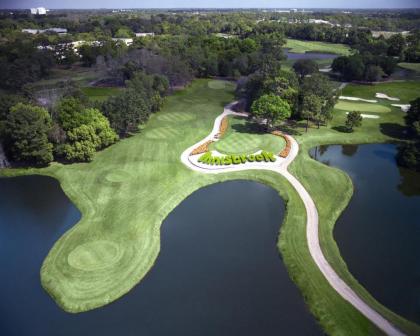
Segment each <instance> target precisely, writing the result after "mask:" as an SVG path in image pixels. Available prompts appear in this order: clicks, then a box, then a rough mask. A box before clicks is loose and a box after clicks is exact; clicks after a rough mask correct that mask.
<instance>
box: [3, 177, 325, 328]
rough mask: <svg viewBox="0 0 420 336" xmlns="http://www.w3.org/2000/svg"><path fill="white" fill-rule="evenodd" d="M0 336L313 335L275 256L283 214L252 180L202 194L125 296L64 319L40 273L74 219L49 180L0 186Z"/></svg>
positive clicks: (175, 216) (172, 223) (186, 206)
mask: <svg viewBox="0 0 420 336" xmlns="http://www.w3.org/2000/svg"><path fill="white" fill-rule="evenodd" d="M0 190H1V194H0V240H1V241H0V267H1V268H0V269H1V277H0V297H1V301H0V335H8V336H13V335H20V336H21V335H31V336H33V335H43V336H46V335H47V336H48V335H54V336H55V335H63V336H64V335H72V336H73V335H136V336H137V335H147V336H150V335H183V336H185V335H278V334H279V333H280V334H282V335H321V334H322V331H321V330H320V328H319V326H318V325H317V323H316V321H315V319H314V318H313V317H312V315H311V314H310V313H309V311H308V309H307V307H306V305H305V303H304V301H303V298H302V296H301V295H300V293H299V291H298V289H297V288H296V287H295V285H294V284H293V282H292V281H291V280H290V279H289V277H288V274H287V271H286V269H285V267H284V265H283V262H282V260H281V257H280V255H279V253H278V250H277V248H276V242H277V236H278V230H279V228H280V225H281V222H282V221H283V216H284V205H283V201H282V200H281V198H280V197H279V196H278V194H277V192H276V191H275V190H274V189H272V188H269V187H267V186H264V185H262V184H259V183H256V182H251V181H231V182H225V183H220V184H215V185H212V186H208V187H206V188H203V189H200V190H198V191H196V192H195V193H193V194H192V195H191V196H190V197H188V198H187V199H186V200H185V201H183V202H182V203H181V204H180V205H179V206H178V207H177V208H176V209H175V210H174V211H173V212H172V213H171V214H170V215H169V216H168V218H167V219H166V220H165V221H164V223H163V225H162V230H161V235H162V246H161V253H160V255H159V257H158V259H157V261H156V264H155V265H154V267H153V268H152V270H151V271H150V272H149V274H148V275H147V276H146V277H145V279H144V280H143V281H142V282H141V283H140V284H139V285H138V286H136V287H135V288H134V289H133V290H132V291H130V292H129V293H128V294H127V295H125V296H124V297H122V298H121V299H119V300H117V301H116V302H114V303H112V304H110V305H108V306H105V307H103V308H100V309H96V310H93V311H89V312H86V313H81V314H68V313H65V312H64V311H62V310H61V309H60V308H58V306H57V305H56V304H55V303H54V301H53V300H52V299H51V298H50V297H49V296H48V294H47V293H46V292H44V291H43V289H42V287H41V285H40V279H39V270H40V267H41V264H42V261H43V259H44V258H45V256H46V254H47V253H48V251H49V249H50V248H51V247H52V245H53V243H54V241H56V240H57V239H58V238H59V237H60V236H61V235H62V234H63V233H64V232H65V231H66V230H68V229H69V228H70V227H71V226H72V225H73V224H74V223H76V222H77V221H78V220H79V218H80V213H79V212H78V210H77V209H76V208H75V206H74V205H72V203H71V202H70V201H69V199H68V198H67V197H66V196H65V195H64V193H63V192H62V190H61V188H60V186H59V184H58V182H57V181H56V180H54V179H52V178H49V177H42V176H27V177H18V178H11V179H0Z"/></svg>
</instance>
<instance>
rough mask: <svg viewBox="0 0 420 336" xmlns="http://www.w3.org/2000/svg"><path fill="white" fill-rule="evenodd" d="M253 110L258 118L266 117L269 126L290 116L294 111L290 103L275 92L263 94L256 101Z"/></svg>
mask: <svg viewBox="0 0 420 336" xmlns="http://www.w3.org/2000/svg"><path fill="white" fill-rule="evenodd" d="M251 112H252V114H253V115H254V116H256V117H257V118H261V119H266V120H267V123H266V125H267V128H269V127H272V126H273V125H274V124H275V123H278V122H280V121H282V120H285V119H287V118H290V115H291V113H292V111H291V108H290V105H289V103H288V102H287V101H286V100H284V99H282V98H280V97H279V96H276V95H274V94H268V95H263V96H261V97H260V98H258V99H257V100H256V101H254V102H253V103H252V106H251Z"/></svg>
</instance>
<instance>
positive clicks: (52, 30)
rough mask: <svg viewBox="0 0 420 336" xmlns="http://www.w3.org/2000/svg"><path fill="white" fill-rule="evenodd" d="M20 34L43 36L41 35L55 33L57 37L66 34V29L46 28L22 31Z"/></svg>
mask: <svg viewBox="0 0 420 336" xmlns="http://www.w3.org/2000/svg"><path fill="white" fill-rule="evenodd" d="M22 33H28V34H34V35H35V34H43V33H57V34H59V35H64V34H67V29H66V28H47V29H22Z"/></svg>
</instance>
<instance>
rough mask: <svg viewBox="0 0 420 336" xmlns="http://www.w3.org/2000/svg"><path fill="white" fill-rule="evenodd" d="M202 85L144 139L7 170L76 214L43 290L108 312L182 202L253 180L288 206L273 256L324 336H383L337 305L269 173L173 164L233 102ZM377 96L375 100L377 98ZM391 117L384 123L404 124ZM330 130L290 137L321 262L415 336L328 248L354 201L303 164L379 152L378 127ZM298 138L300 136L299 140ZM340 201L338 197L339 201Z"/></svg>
mask: <svg viewBox="0 0 420 336" xmlns="http://www.w3.org/2000/svg"><path fill="white" fill-rule="evenodd" d="M221 87H223V85H220V86H219V85H215V82H212V84H211V85H210V86H209V85H208V80H196V81H194V82H193V84H192V85H191V86H190V87H188V88H187V89H185V90H183V91H180V92H177V93H175V94H174V95H172V96H170V97H168V99H167V101H166V103H165V106H164V108H163V109H162V111H160V112H157V113H156V114H154V115H153V116H152V117H151V118H150V120H149V121H148V122H147V124H146V125H145V127H144V128H143V129H142V130H141V132H140V133H139V134H137V135H135V136H133V137H131V138H128V139H125V140H122V141H120V142H119V143H117V144H115V145H113V146H111V147H109V148H108V149H106V150H104V151H102V152H100V153H98V154H97V155H96V156H95V158H94V160H93V161H92V162H91V163H80V164H71V165H62V164H58V163H54V164H51V165H50V166H49V167H47V168H43V169H34V168H32V169H9V170H4V171H3V172H2V174H3V175H8V176H16V175H26V174H43V175H49V176H52V177H55V178H57V179H58V180H59V181H60V183H61V186H62V188H63V190H64V191H65V193H66V194H67V195H68V196H69V198H70V199H71V200H72V201H73V202H74V203H75V205H76V206H77V207H78V208H79V209H80V211H81V213H82V219H81V221H80V222H79V223H77V224H76V225H75V226H74V227H73V228H72V229H71V230H69V231H68V232H67V233H66V234H65V235H63V236H62V237H61V238H60V239H59V240H58V241H57V242H56V244H55V245H54V247H53V248H52V249H51V251H50V252H49V254H48V256H47V257H46V259H45V261H44V264H43V266H42V269H41V282H42V285H43V287H44V288H45V289H46V291H47V292H48V293H49V294H50V295H51V296H52V297H53V298H54V300H55V301H56V302H57V303H58V304H59V305H60V306H61V307H62V308H63V309H65V310H66V311H69V312H73V313H76V312H82V311H86V310H90V309H94V308H97V307H100V306H103V305H105V304H107V303H110V302H112V301H114V300H116V299H118V298H119V297H121V296H122V295H124V294H126V293H127V292H129V290H130V289H131V288H133V287H134V286H135V285H136V284H138V283H139V282H140V281H141V279H142V278H143V277H144V276H145V275H146V274H147V272H148V271H149V270H150V269H151V267H153V264H154V262H155V260H156V258H157V256H158V254H159V250H160V225H161V223H162V221H163V220H164V218H165V217H166V216H167V215H168V214H169V213H170V212H171V211H172V209H174V208H175V207H176V206H177V205H178V204H179V203H180V202H181V201H182V200H183V199H185V198H186V197H187V196H188V195H190V194H191V193H192V192H194V191H195V190H197V189H199V188H200V187H203V186H206V185H209V184H212V183H216V182H221V181H226V180H232V179H250V180H255V181H259V182H262V183H265V184H267V185H269V186H271V187H273V188H275V189H276V190H278V192H279V194H280V195H281V196H282V198H283V199H284V200H285V202H286V204H287V214H286V217H285V221H284V223H283V225H282V229H281V232H280V235H279V240H278V248H279V251H280V252H281V254H282V258H283V260H284V262H285V264H286V267H287V268H288V271H289V274H290V276H291V278H292V279H293V280H294V282H295V283H296V284H297V285H298V287H299V288H300V290H301V292H302V294H303V296H304V298H305V301H306V302H307V304H308V306H309V308H310V310H311V311H312V313H313V314H314V315H315V316H316V318H317V319H318V320H319V322H320V324H321V325H322V327H323V328H324V330H325V331H326V333H328V334H340V335H367V334H369V335H376V334H381V333H380V331H379V330H378V329H377V328H376V327H375V326H374V325H373V324H371V323H370V322H369V321H368V320H367V319H366V318H365V317H364V316H363V315H361V314H360V313H359V312H358V311H356V310H355V309H354V308H353V307H352V306H351V305H350V304H348V302H346V301H345V300H344V299H342V298H341V297H340V296H339V295H338V294H337V293H336V292H335V291H334V289H333V288H332V287H331V286H330V285H329V284H328V282H327V281H326V279H325V278H324V277H323V275H322V274H321V272H320V271H319V269H318V268H317V266H316V265H315V263H314V262H313V260H312V258H311V256H310V253H309V250H308V246H307V243H306V239H305V234H306V231H305V229H306V228H305V226H306V225H305V223H306V216H305V210H304V205H303V203H302V201H301V199H300V198H299V195H298V194H297V193H296V191H295V190H294V189H293V188H292V186H291V185H290V184H289V182H288V181H287V180H286V179H285V178H283V177H281V176H279V175H278V174H276V173H273V172H268V171H257V170H250V171H242V172H234V173H228V174H217V175H209V174H208V175H206V174H201V173H198V172H194V171H190V170H189V169H188V168H186V167H185V166H184V165H183V164H182V163H181V162H180V160H179V157H180V154H181V153H182V152H183V151H184V150H185V149H186V148H188V147H189V146H191V145H192V144H194V143H196V142H197V141H199V140H200V139H202V138H203V137H205V136H206V135H207V134H208V133H209V132H210V130H211V128H212V125H213V122H214V119H215V118H216V117H217V116H218V115H219V114H220V113H221V111H222V110H223V106H225V105H226V104H227V103H229V102H231V101H232V100H233V89H234V87H233V85H231V84H229V83H227V82H225V85H224V88H221ZM378 92H381V91H378ZM402 117H403V114H402V113H401V112H400V111H397V109H394V110H392V111H391V112H389V113H385V114H384V118H383V119H381V122H382V123H383V122H387V123H392V124H396V125H400V124H402ZM343 118H344V117H343V116H342V115H341V116H338V117H337V118H335V119H334V120H333V121H332V122H331V125H330V126H331V128H330V127H321V128H320V129H319V130H318V129H316V130H315V129H311V130H310V131H309V132H308V133H307V134H304V133H303V132H301V133H300V135H298V136H296V139H297V141H298V142H299V144H300V147H301V150H300V152H299V155H298V156H297V158H296V160H295V162H293V163H292V165H291V167H290V172H291V173H292V174H293V175H294V176H295V177H296V178H298V179H299V180H300V181H301V182H302V184H303V185H304V187H305V188H306V190H308V192H309V194H310V195H311V196H312V198H313V199H314V202H315V204H316V206H317V209H318V212H319V225H320V232H319V234H320V237H319V238H320V244H321V247H322V249H323V252H324V254H325V256H326V258H327V260H328V262H329V263H330V264H331V265H332V266H333V267H334V269H335V271H336V272H337V273H338V274H339V275H340V277H341V278H343V279H345V281H346V283H348V284H349V285H350V286H351V287H352V288H353V289H354V290H355V291H356V292H357V293H358V295H359V296H361V297H362V298H363V299H364V301H365V302H367V303H368V304H369V305H370V306H371V307H373V308H374V309H375V310H377V311H378V312H379V313H380V314H381V315H383V316H384V317H386V318H387V319H388V320H389V321H391V322H392V323H393V324H394V325H396V326H397V327H398V328H399V329H400V330H402V331H404V332H406V333H408V334H420V329H419V327H418V326H416V325H415V324H413V323H411V322H409V321H407V320H405V319H403V318H402V317H399V316H398V315H396V314H394V313H392V312H391V311H389V310H388V309H387V308H386V307H384V306H382V305H381V304H380V303H378V302H377V301H376V300H375V299H374V298H373V297H371V295H370V294H369V293H368V292H367V291H366V290H364V288H363V287H362V286H360V285H359V284H358V282H357V280H356V279H354V278H353V277H352V276H351V274H350V273H349V271H348V270H347V267H346V265H345V263H344V261H343V260H342V258H341V256H340V253H339V250H338V247H337V245H336V244H335V241H334V239H333V235H332V230H333V227H334V224H335V222H336V220H337V218H338V216H339V215H340V213H341V212H342V211H343V209H344V208H345V207H346V205H347V204H348V202H349V200H350V198H351V195H352V184H351V180H350V178H349V177H348V176H347V175H346V174H345V173H344V172H342V171H340V170H338V169H334V168H329V167H326V166H325V165H323V164H321V163H318V162H316V161H314V160H312V159H310V158H309V156H308V152H307V151H308V149H309V148H311V147H314V146H316V145H319V144H335V143H337V144H338V143H369V142H386V141H390V140H392V137H391V136H389V135H387V134H385V133H384V132H382V131H381V129H380V125H379V121H377V120H369V121H367V122H366V123H364V124H363V127H361V128H360V129H359V130H357V131H356V132H354V133H352V134H350V135H349V134H346V133H341V132H339V131H338V130H336V129H335V127H336V126H339V125H342V123H343ZM299 131H302V129H301V130H299ZM338 194H339V195H342V197H339V198H338V197H336V195H338Z"/></svg>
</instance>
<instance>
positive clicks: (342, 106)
mask: <svg viewBox="0 0 420 336" xmlns="http://www.w3.org/2000/svg"><path fill="white" fill-rule="evenodd" d="M335 108H336V109H337V110H343V111H348V112H351V111H357V112H375V113H381V112H390V111H391V109H390V108H389V107H388V106H384V105H381V104H378V103H360V102H347V101H339V102H338V103H337V104H336V105H335Z"/></svg>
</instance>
